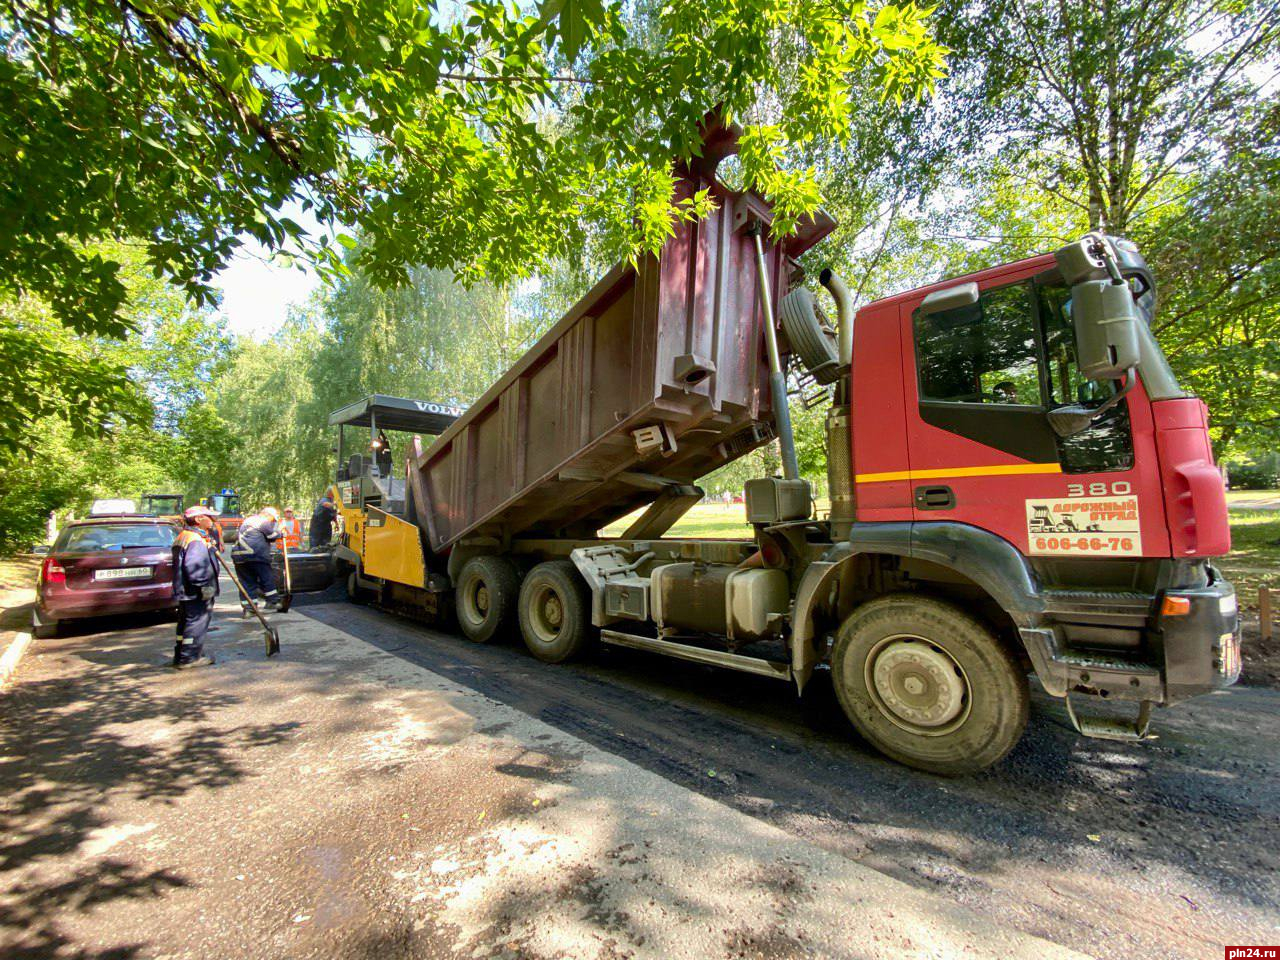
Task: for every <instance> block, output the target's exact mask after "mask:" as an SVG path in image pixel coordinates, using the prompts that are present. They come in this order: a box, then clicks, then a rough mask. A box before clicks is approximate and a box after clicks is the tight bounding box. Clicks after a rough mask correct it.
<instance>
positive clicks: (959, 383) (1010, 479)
mask: <svg viewBox="0 0 1280 960" xmlns="http://www.w3.org/2000/svg"><path fill="white" fill-rule="evenodd" d="M1090 242H1091V243H1094V244H1103V243H1105V244H1106V245H1107V246H1108V248H1109V249H1110V251H1111V252H1112V255H1113V256H1114V259H1115V266H1116V268H1117V270H1118V273H1119V277H1120V279H1121V280H1123V282H1124V285H1125V290H1126V291H1127V293H1128V295H1129V296H1130V298H1131V299H1132V301H1133V304H1134V307H1135V309H1136V322H1135V323H1134V325H1133V332H1134V334H1135V335H1136V340H1137V344H1136V346H1137V350H1136V355H1135V356H1134V358H1133V360H1132V366H1131V367H1130V368H1129V369H1128V370H1127V371H1125V372H1120V371H1118V370H1114V369H1113V370H1111V371H1108V372H1109V373H1111V374H1113V376H1104V377H1099V376H1097V375H1095V376H1092V377H1091V376H1090V375H1089V370H1088V369H1086V368H1085V365H1083V364H1082V363H1081V359H1080V357H1079V355H1078V343H1079V341H1080V339H1081V333H1080V331H1079V330H1078V329H1077V321H1078V320H1079V318H1078V317H1073V313H1074V312H1075V311H1073V305H1074V303H1073V301H1074V296H1073V294H1075V293H1076V292H1077V291H1075V290H1074V287H1075V284H1073V283H1072V282H1071V281H1072V280H1073V279H1074V280H1076V281H1077V283H1078V282H1080V281H1079V278H1076V277H1071V276H1064V266H1063V261H1064V259H1067V257H1066V255H1064V254H1063V253H1062V252H1061V251H1060V252H1059V253H1058V254H1056V255H1055V254H1049V255H1045V256H1041V257H1036V258H1032V259H1028V260H1023V261H1020V262H1017V263H1012V264H1006V265H1003V266H1000V267H996V268H993V269H990V270H986V271H982V272H980V273H976V274H973V275H970V276H967V277H960V278H956V279H954V280H949V281H946V282H944V283H940V284H935V285H932V286H929V287H925V288H922V289H918V290H913V291H910V292H908V293H904V294H901V295H898V296H895V297H890V298H886V299H883V300H879V301H876V302H874V303H871V304H868V305H867V306H865V307H863V308H862V309H861V310H859V311H858V313H857V317H856V320H855V321H854V330H853V355H852V391H851V399H852V403H851V411H852V421H851V422H852V429H851V436H850V437H849V442H850V443H851V445H852V451H851V453H852V464H853V476H852V487H853V491H854V501H855V503H856V517H857V521H858V522H857V524H856V525H855V527H854V528H853V529H852V530H851V532H850V537H851V542H852V543H855V544H856V543H860V542H864V543H865V542H872V541H874V542H876V543H877V544H878V546H877V548H876V549H877V550H878V551H889V555H891V556H893V557H896V558H898V559H897V564H896V565H897V566H898V568H899V569H900V570H901V571H902V572H903V576H904V577H905V578H906V579H907V580H908V581H924V582H928V581H929V580H930V579H931V577H934V576H940V575H942V574H944V573H945V574H946V575H947V576H948V577H951V578H954V577H959V578H960V579H961V581H962V583H963V584H964V585H966V587H967V590H961V589H960V588H959V586H957V587H956V588H952V592H954V593H956V594H958V595H963V594H964V593H966V592H967V593H969V594H970V595H972V596H973V597H974V598H980V599H982V600H983V601H984V602H988V603H990V604H991V605H992V606H993V607H994V606H998V607H999V608H1000V613H999V614H995V613H993V614H992V615H993V616H997V617H998V619H1000V620H1002V621H1003V622H1005V623H1006V625H1007V626H1011V627H1013V628H1015V629H1016V631H1017V633H1018V635H1019V637H1020V639H1021V641H1022V644H1023V645H1024V646H1025V649H1026V651H1027V653H1028V655H1029V657H1030V660H1031V662H1032V664H1033V665H1034V666H1035V669H1036V673H1037V675H1038V676H1039V678H1040V680H1041V682H1042V683H1043V684H1044V686H1045V688H1046V689H1047V690H1049V692H1051V693H1054V694H1057V695H1059V696H1068V695H1069V694H1073V693H1074V694H1088V695H1092V696H1097V697H1100V698H1105V699H1109V700H1113V701H1114V700H1133V701H1137V702H1140V703H1148V704H1161V705H1167V704H1171V703H1175V702H1177V701H1179V700H1183V699H1185V698H1187V697H1190V696H1194V695H1196V694H1199V693H1205V692H1208V691H1209V690H1212V689H1216V688H1217V687H1220V686H1224V685H1226V684H1229V683H1231V682H1233V681H1234V680H1235V679H1236V677H1237V676H1238V673H1239V669H1240V658H1239V652H1238V635H1237V628H1236V600H1235V594H1234V590H1233V589H1232V587H1231V585H1230V584H1229V583H1227V582H1226V581H1225V580H1224V579H1223V578H1222V576H1221V575H1220V574H1219V573H1218V571H1217V569H1216V568H1215V567H1214V566H1213V562H1212V561H1213V558H1214V557H1217V556H1221V555H1222V554H1225V553H1226V552H1227V551H1228V550H1229V549H1230V533H1229V528H1228V526H1227V510H1226V499H1225V492H1224V487H1223V483H1222V477H1221V474H1220V473H1219V471H1218V469H1217V467H1216V466H1215V465H1214V463H1213V458H1212V453H1211V450H1210V444H1209V435H1208V417H1207V410H1206V408H1205V406H1204V404H1203V403H1202V402H1201V401H1200V400H1199V399H1197V398H1195V397H1193V396H1191V395H1189V394H1188V393H1187V392H1185V391H1184V390H1183V389H1182V388H1181V387H1180V386H1179V385H1178V383H1177V381H1176V379H1175V377H1174V375H1173V373H1172V371H1171V370H1170V368H1169V365H1168V363H1167V361H1166V360H1165V358H1164V355H1163V354H1162V353H1161V351H1160V348H1159V345H1158V344H1157V343H1156V341H1155V339H1154V337H1153V336H1152V334H1151V331H1150V321H1151V318H1152V316H1153V315H1154V312H1155V282H1154V278H1153V277H1152V276H1151V273H1150V271H1149V270H1148V269H1147V266H1146V264H1145V263H1144V262H1143V260H1142V258H1141V256H1140V254H1139V253H1138V251H1137V250H1136V248H1134V247H1133V246H1132V245H1131V244H1128V243H1126V242H1124V241H1118V240H1114V239H1112V238H1101V237H1094V238H1093V239H1092V240H1091V241H1090ZM1067 250H1068V251H1071V252H1072V253H1074V247H1070V248H1067ZM1068 269H1069V268H1068ZM958 291H962V292H963V293H964V294H965V295H964V296H959V297H957V296H956V294H957V292H958ZM1056 411H1069V412H1071V413H1072V414H1073V415H1074V416H1075V417H1076V423H1074V424H1073V425H1072V427H1071V428H1070V429H1062V425H1061V424H1057V425H1055V423H1054V419H1055V412H1056ZM880 555H882V556H883V555H884V553H883V552H882V553H881V554H880Z"/></svg>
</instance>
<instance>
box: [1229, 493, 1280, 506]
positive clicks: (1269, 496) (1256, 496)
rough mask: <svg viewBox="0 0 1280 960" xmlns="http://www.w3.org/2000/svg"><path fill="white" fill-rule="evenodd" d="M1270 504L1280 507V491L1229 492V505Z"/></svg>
mask: <svg viewBox="0 0 1280 960" xmlns="http://www.w3.org/2000/svg"><path fill="white" fill-rule="evenodd" d="M1234 503H1269V504H1276V505H1280V490H1228V491H1227V504H1228V505H1230V504H1234Z"/></svg>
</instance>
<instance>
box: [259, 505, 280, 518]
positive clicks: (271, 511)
mask: <svg viewBox="0 0 1280 960" xmlns="http://www.w3.org/2000/svg"><path fill="white" fill-rule="evenodd" d="M262 515H263V516H264V517H266V518H267V519H268V520H279V519H280V511H279V510H277V509H276V508H275V507H263V508H262Z"/></svg>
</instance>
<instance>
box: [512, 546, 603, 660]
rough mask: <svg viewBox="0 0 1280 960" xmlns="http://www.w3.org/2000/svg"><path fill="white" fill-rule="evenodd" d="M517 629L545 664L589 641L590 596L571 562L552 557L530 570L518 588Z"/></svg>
mask: <svg viewBox="0 0 1280 960" xmlns="http://www.w3.org/2000/svg"><path fill="white" fill-rule="evenodd" d="M520 632H521V633H522V634H523V635H524V642H525V645H526V646H527V647H528V648H529V652H530V653H532V654H533V655H534V656H535V657H537V658H538V659H539V660H542V661H543V662H545V663H562V662H564V661H565V660H571V659H573V658H574V657H576V656H577V655H578V654H580V653H581V652H582V651H583V650H584V649H585V648H586V647H587V645H588V644H589V643H590V642H591V639H592V628H591V595H590V593H589V592H588V591H587V585H586V584H585V583H583V581H582V576H581V575H580V574H579V573H578V570H577V568H576V567H575V566H574V565H573V563H572V562H570V561H568V560H551V561H548V562H547V563H540V564H538V565H537V566H536V567H534V568H533V569H532V570H530V571H529V575H528V576H527V577H525V578H524V583H523V584H522V585H521V587H520Z"/></svg>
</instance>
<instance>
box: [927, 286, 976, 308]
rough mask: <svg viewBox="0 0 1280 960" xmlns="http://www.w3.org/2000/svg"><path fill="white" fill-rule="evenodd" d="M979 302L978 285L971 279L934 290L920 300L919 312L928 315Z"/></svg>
mask: <svg viewBox="0 0 1280 960" xmlns="http://www.w3.org/2000/svg"><path fill="white" fill-rule="evenodd" d="M977 302H978V285H977V284H976V283H973V282H972V281H970V282H969V283H962V284H960V285H959V286H956V287H947V288H946V289H945V290H935V291H933V293H931V294H929V295H928V296H926V297H925V298H924V299H923V300H921V301H920V309H919V313H920V314H921V315H922V316H926V317H927V316H930V315H932V314H935V313H942V312H944V311H946V310H956V309H958V308H960V307H972V306H973V305H974V304H975V303H977Z"/></svg>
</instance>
